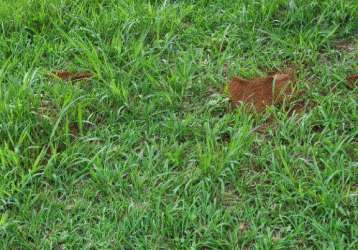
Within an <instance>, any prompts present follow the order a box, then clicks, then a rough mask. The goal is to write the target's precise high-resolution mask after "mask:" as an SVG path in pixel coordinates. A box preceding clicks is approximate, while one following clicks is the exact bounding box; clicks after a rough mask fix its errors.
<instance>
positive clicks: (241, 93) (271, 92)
mask: <svg viewBox="0 0 358 250" xmlns="http://www.w3.org/2000/svg"><path fill="white" fill-rule="evenodd" d="M293 79H294V77H293V73H276V74H273V75H269V76H267V77H263V78H253V79H250V80H246V79H242V78H239V77H234V78H233V79H232V80H231V82H230V83H229V95H230V101H231V103H232V104H233V105H234V106H238V105H240V104H241V103H243V104H249V105H253V106H254V107H255V109H256V111H258V112H261V111H264V110H265V108H266V107H267V106H269V105H274V104H277V103H279V102H281V101H282V100H283V98H284V97H285V96H289V95H291V94H292V86H291V84H290V83H291V82H292V81H293Z"/></svg>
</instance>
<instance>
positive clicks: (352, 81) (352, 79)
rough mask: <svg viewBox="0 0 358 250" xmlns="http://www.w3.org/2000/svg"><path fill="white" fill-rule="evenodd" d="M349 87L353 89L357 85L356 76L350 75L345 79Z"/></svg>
mask: <svg viewBox="0 0 358 250" xmlns="http://www.w3.org/2000/svg"><path fill="white" fill-rule="evenodd" d="M347 81H348V84H349V87H351V88H354V87H355V86H357V83H358V74H355V75H350V76H348V77H347Z"/></svg>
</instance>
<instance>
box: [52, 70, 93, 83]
mask: <svg viewBox="0 0 358 250" xmlns="http://www.w3.org/2000/svg"><path fill="white" fill-rule="evenodd" d="M52 74H53V75H55V76H57V77H58V78H61V79H62V80H64V81H78V80H85V79H89V78H92V77H93V74H92V73H91V72H69V71H56V72H52Z"/></svg>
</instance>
